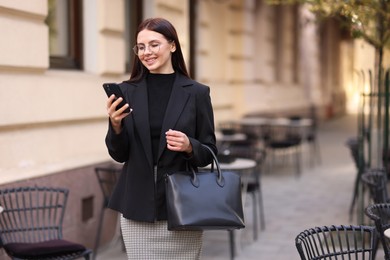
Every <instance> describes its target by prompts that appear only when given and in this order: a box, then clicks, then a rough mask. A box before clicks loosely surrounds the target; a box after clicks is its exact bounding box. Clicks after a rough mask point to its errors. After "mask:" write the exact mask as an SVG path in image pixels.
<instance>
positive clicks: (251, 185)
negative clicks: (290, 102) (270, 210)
mask: <svg viewBox="0 0 390 260" xmlns="http://www.w3.org/2000/svg"><path fill="white" fill-rule="evenodd" d="M229 155H230V156H232V157H233V158H234V157H240V158H247V159H252V160H254V161H255V162H256V167H255V169H254V171H253V173H252V175H251V176H250V177H249V178H250V179H249V180H248V184H247V185H248V186H247V190H246V192H247V193H248V194H249V195H251V198H252V202H253V203H252V205H253V206H252V207H253V208H252V210H253V239H254V240H257V237H258V220H259V221H260V228H261V230H264V229H265V216H264V203H263V195H262V190H261V172H262V167H263V162H264V159H265V151H264V150H263V149H261V148H259V147H254V146H246V145H244V146H241V145H236V144H235V145H232V146H230V147H229ZM258 212H259V213H260V214H259V216H258V215H257V213H258Z"/></svg>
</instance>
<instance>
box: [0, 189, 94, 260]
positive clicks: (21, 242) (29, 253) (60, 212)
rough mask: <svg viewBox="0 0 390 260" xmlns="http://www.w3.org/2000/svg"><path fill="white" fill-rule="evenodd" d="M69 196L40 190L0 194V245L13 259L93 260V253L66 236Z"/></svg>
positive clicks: (7, 191)
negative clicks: (64, 230) (65, 219)
mask: <svg viewBox="0 0 390 260" xmlns="http://www.w3.org/2000/svg"><path fill="white" fill-rule="evenodd" d="M68 193H69V191H68V190H67V189H64V188H50V187H37V186H35V187H19V188H10V189H2V190H0V205H1V206H2V207H3V209H4V210H3V212H2V213H1V214H0V241H1V243H2V247H3V248H4V250H5V252H6V253H7V255H8V256H10V257H11V259H41V260H50V259H53V260H54V259H56V260H58V259H61V260H65V259H78V258H81V257H84V258H85V259H89V258H90V255H91V254H92V250H90V249H87V248H86V247H84V246H83V245H82V244H79V243H74V242H71V241H68V240H65V239H64V238H63V236H62V224H63V219H64V214H65V208H66V203H67V199H68Z"/></svg>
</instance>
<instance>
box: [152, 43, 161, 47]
mask: <svg viewBox="0 0 390 260" xmlns="http://www.w3.org/2000/svg"><path fill="white" fill-rule="evenodd" d="M151 45H152V48H156V47H158V46H159V45H160V44H159V43H152V44H151Z"/></svg>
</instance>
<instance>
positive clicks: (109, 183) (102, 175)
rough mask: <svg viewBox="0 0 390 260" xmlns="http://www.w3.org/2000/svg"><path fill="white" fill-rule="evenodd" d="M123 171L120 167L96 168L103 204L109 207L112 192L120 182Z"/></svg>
mask: <svg viewBox="0 0 390 260" xmlns="http://www.w3.org/2000/svg"><path fill="white" fill-rule="evenodd" d="M120 172H121V169H119V168H118V167H115V166H112V167H96V168H95V173H96V177H97V179H98V181H99V185H100V188H101V191H102V193H103V204H104V207H107V204H108V201H109V200H110V197H111V194H112V191H113V189H114V187H115V184H116V183H117V181H118V178H119V174H120Z"/></svg>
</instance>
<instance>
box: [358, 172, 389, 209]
mask: <svg viewBox="0 0 390 260" xmlns="http://www.w3.org/2000/svg"><path fill="white" fill-rule="evenodd" d="M361 180H362V182H363V183H364V184H365V186H367V187H368V189H369V193H370V197H371V199H372V201H373V203H375V204H379V203H387V202H389V197H388V192H387V174H386V170H385V169H384V168H368V169H366V170H364V171H363V174H362V176H361Z"/></svg>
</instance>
